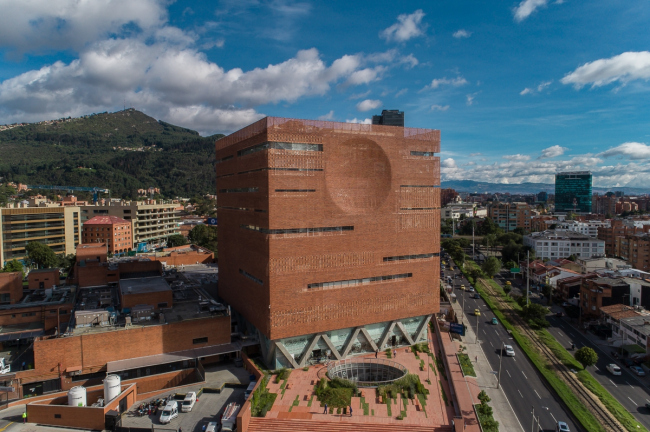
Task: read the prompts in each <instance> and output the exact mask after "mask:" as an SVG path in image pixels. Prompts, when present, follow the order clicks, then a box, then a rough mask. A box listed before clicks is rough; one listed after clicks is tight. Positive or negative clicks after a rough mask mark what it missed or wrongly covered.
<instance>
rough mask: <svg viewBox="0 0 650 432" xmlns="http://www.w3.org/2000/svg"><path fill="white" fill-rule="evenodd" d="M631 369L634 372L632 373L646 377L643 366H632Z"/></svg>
mask: <svg viewBox="0 0 650 432" xmlns="http://www.w3.org/2000/svg"><path fill="white" fill-rule="evenodd" d="M630 369H631V370H632V372H634V373H635V374H637V375H638V376H645V371H644V370H643V368H642V367H641V366H637V365H634V366H630Z"/></svg>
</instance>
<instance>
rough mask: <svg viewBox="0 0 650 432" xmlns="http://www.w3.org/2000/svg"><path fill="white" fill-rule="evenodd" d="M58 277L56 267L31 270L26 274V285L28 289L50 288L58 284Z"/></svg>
mask: <svg viewBox="0 0 650 432" xmlns="http://www.w3.org/2000/svg"><path fill="white" fill-rule="evenodd" d="M59 277H60V273H59V269H58V268H50V269H40V270H32V271H30V272H29V274H28V275H27V286H28V287H29V289H30V290H35V289H48V288H52V286H53V285H59Z"/></svg>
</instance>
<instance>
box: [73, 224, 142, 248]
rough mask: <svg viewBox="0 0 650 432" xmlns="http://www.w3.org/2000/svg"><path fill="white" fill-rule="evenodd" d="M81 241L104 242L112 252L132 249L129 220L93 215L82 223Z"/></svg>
mask: <svg viewBox="0 0 650 432" xmlns="http://www.w3.org/2000/svg"><path fill="white" fill-rule="evenodd" d="M81 238H82V243H106V245H107V246H108V251H109V252H110V253H112V254H118V253H124V252H128V251H130V250H131V249H133V236H132V233H131V222H130V221H128V220H126V219H122V218H119V217H117V216H95V217H94V218H92V219H89V220H87V221H86V222H84V224H83V232H82V237H81Z"/></svg>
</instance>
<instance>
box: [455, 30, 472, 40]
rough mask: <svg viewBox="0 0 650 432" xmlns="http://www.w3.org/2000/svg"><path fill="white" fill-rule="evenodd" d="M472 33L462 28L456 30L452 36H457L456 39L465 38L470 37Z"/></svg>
mask: <svg viewBox="0 0 650 432" xmlns="http://www.w3.org/2000/svg"><path fill="white" fill-rule="evenodd" d="M471 35H472V32H468V31H467V30H465V29H460V30H457V31H455V32H454V34H453V35H452V36H453V37H455V38H456V39H464V38H468V37H470V36H471Z"/></svg>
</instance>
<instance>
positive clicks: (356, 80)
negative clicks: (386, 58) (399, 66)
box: [344, 66, 386, 85]
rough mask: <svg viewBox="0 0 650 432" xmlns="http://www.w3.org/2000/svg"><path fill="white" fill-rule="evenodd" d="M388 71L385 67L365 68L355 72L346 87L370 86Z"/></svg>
mask: <svg viewBox="0 0 650 432" xmlns="http://www.w3.org/2000/svg"><path fill="white" fill-rule="evenodd" d="M385 70H386V67H384V66H375V67H374V68H365V69H361V70H358V71H355V72H353V73H352V74H351V75H350V77H349V78H348V79H347V81H346V82H345V84H344V85H359V84H368V83H370V82H372V81H377V80H378V79H380V75H381V73H382V72H384V71H385Z"/></svg>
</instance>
